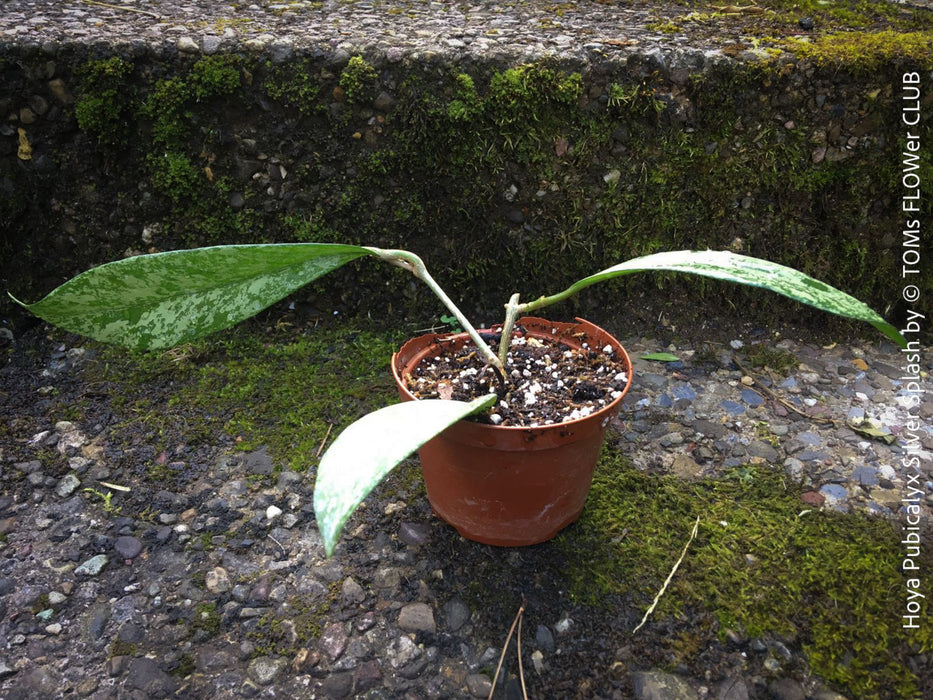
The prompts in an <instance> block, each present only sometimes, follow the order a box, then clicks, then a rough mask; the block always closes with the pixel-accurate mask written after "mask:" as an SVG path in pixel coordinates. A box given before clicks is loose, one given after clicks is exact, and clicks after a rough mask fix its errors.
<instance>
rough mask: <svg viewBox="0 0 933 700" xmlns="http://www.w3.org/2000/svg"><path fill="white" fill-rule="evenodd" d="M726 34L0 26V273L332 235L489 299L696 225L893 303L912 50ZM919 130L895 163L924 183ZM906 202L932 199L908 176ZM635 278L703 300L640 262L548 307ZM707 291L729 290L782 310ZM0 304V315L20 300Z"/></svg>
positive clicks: (322, 296) (331, 298)
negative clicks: (48, 38)
mask: <svg viewBox="0 0 933 700" xmlns="http://www.w3.org/2000/svg"><path fill="white" fill-rule="evenodd" d="M733 53H736V54H737V55H735V56H729V55H728V52H727V53H723V52H720V51H717V52H709V51H702V50H683V49H669V50H657V51H650V52H645V53H637V52H636V53H632V54H630V55H628V56H625V57H623V58H620V59H617V60H608V59H607V60H605V61H599V60H590V61H587V62H585V63H584V62H576V63H575V62H573V61H568V60H557V59H547V58H544V59H540V60H537V61H535V62H532V63H521V62H515V61H512V62H509V63H498V62H496V61H493V60H490V61H488V62H483V61H470V62H466V63H463V64H452V63H451V62H449V61H445V60H442V59H440V58H436V57H435V58H432V57H429V56H422V57H401V58H400V57H397V56H396V57H393V56H389V55H386V54H374V55H365V56H363V55H353V54H347V53H346V52H339V51H338V52H331V53H326V52H321V51H314V50H308V51H302V50H297V51H295V50H289V51H288V52H276V51H275V50H273V49H270V48H268V47H266V48H265V49H262V50H259V51H256V50H249V49H247V48H242V49H240V50H237V49H236V48H232V49H231V50H230V51H226V52H225V51H223V50H220V49H219V47H211V52H210V53H205V47H201V46H199V45H197V44H196V43H193V44H192V45H191V46H188V45H187V44H181V43H178V44H174V43H173V44H165V45H162V46H149V45H142V44H138V43H137V44H132V43H130V44H119V45H114V46H111V45H95V44H69V45H54V46H46V47H44V48H43V46H37V45H33V46H26V45H23V44H16V45H7V46H0V114H2V115H3V120H2V123H0V286H2V287H3V289H4V291H10V292H11V293H13V294H14V295H16V296H17V297H18V298H21V299H23V300H28V301H34V300H36V299H38V298H39V297H40V296H41V295H42V294H44V293H46V292H48V291H49V290H51V289H52V288H53V287H54V286H56V285H57V284H59V283H61V282H62V281H64V280H65V279H67V278H68V277H69V276H71V275H73V274H75V273H78V272H80V271H82V270H84V269H87V268H88V267H89V266H92V265H94V264H98V263H101V262H105V261H107V260H112V259H115V258H119V257H121V256H124V255H129V254H133V253H138V252H147V251H160V250H170V249H175V248H180V247H188V246H195V245H206V244H220V243H238V242H255V241H347V242H354V243H365V244H373V245H382V246H392V247H403V248H408V249H411V250H414V251H416V252H419V253H420V254H421V255H422V256H423V257H424V258H425V260H426V262H427V263H428V266H429V268H430V269H432V270H433V271H434V272H435V275H436V276H437V277H438V279H439V280H441V282H442V283H444V284H447V285H449V286H450V287H451V288H452V291H453V293H454V294H455V295H456V296H458V297H460V298H470V299H472V301H471V302H468V303H467V307H468V308H470V307H472V308H473V309H474V310H482V311H483V312H486V313H487V315H488V314H489V312H490V310H491V312H492V319H490V320H495V318H496V317H497V316H498V308H499V305H500V304H501V303H503V302H504V301H505V300H506V299H507V297H508V294H509V293H510V292H511V291H520V292H521V293H522V294H523V297H525V298H528V297H530V296H536V295H538V294H541V293H550V292H554V291H557V290H558V289H559V288H562V287H563V286H565V285H566V284H569V283H570V282H572V281H574V280H576V279H578V278H580V277H582V276H584V275H586V274H589V273H591V272H595V271H596V270H598V269H602V268H603V267H606V266H608V265H611V264H613V263H615V262H619V261H621V260H623V259H626V258H628V257H632V256H635V255H639V254H645V253H648V252H654V251H657V250H666V249H678V248H707V247H709V248H731V249H733V250H736V251H741V252H746V253H749V254H752V255H757V256H761V257H766V258H769V259H772V260H776V261H779V262H783V263H786V264H790V265H793V266H796V267H799V268H801V269H803V270H804V271H806V272H808V273H810V274H813V275H814V276H817V277H819V278H820V279H823V280H825V281H827V282H829V283H831V284H834V285H837V286H839V287H841V288H843V289H845V290H847V291H849V292H850V293H853V294H854V295H856V296H858V297H860V298H862V299H864V300H865V301H867V302H868V303H869V304H870V305H872V306H873V307H874V308H876V309H878V310H880V311H882V312H884V313H886V314H887V315H888V316H889V317H890V318H892V319H895V320H896V319H897V318H898V313H899V312H900V308H901V307H900V305H899V299H900V291H901V287H902V281H901V279H900V268H901V262H900V258H901V253H902V242H903V240H902V229H903V228H904V220H905V215H904V214H903V212H902V211H901V208H902V197H903V195H904V193H905V188H904V186H903V185H902V172H903V166H904V163H903V157H902V152H903V150H904V146H905V139H906V138H907V134H908V128H907V127H906V126H905V125H904V123H903V121H902V115H903V113H904V112H903V110H904V106H905V101H904V100H903V99H902V96H903V95H902V79H903V76H904V74H905V73H908V72H909V73H913V72H918V71H919V73H918V74H919V75H921V76H922V85H921V95H922V97H921V101H922V104H921V111H920V114H921V115H923V117H924V118H923V119H922V120H921V123H920V124H919V125H917V126H916V127H911V130H912V131H915V132H917V133H918V135H919V137H920V142H921V143H922V144H929V143H930V142H931V136H933V135H931V133H930V132H931V122H930V120H929V118H927V115H929V114H930V113H931V111H933V104H931V98H933V89H931V87H933V86H931V82H933V81H931V75H930V73H929V70H928V69H929V66H920V65H919V64H918V63H917V62H916V61H914V60H901V59H897V58H890V59H885V60H879V61H874V62H871V63H866V62H864V61H862V62H860V63H853V64H852V65H850V66H848V67H846V65H845V64H838V63H834V62H827V61H821V60H818V59H817V58H808V57H806V56H793V55H790V54H787V53H786V52H785V53H780V52H773V53H767V52H757V53H756V52H751V51H734V52H733ZM921 67H922V68H924V70H922V71H921ZM929 153H930V151H929V149H927V148H925V149H924V150H923V151H922V152H921V159H920V161H919V162H920V170H919V171H918V172H919V173H920V175H921V178H922V179H923V180H926V181H933V171H931V167H930V156H929ZM921 205H922V211H921V212H920V215H921V217H920V218H921V219H924V220H926V221H930V220H933V218H931V217H930V208H931V204H930V199H929V198H926V199H925V200H921ZM921 240H922V238H921ZM929 248H930V246H929V244H926V250H925V251H924V256H923V260H922V263H921V265H922V268H921V275H920V276H919V277H920V279H922V280H923V281H922V285H923V287H924V289H923V296H922V298H923V299H925V300H927V301H926V303H927V305H928V304H929V299H933V274H931V267H930V261H931V259H933V255H931V254H930V250H929ZM658 286H661V287H663V288H664V290H665V294H664V297H663V298H664V300H665V302H666V303H669V302H670V300H671V296H670V294H669V293H668V292H671V293H673V294H675V296H674V297H673V299H674V300H675V301H676V300H679V301H683V300H685V299H689V298H692V297H695V296H700V297H701V298H704V299H706V300H708V301H712V302H713V303H714V304H716V305H718V306H720V307H721V306H722V304H721V302H719V298H720V294H721V289H722V288H720V287H718V286H716V285H713V284H711V283H705V284H704V283H686V282H679V281H678V282H674V281H672V280H669V279H667V278H665V277H654V278H651V279H648V278H646V279H644V280H641V281H638V282H632V283H626V284H625V285H624V286H622V285H620V286H615V287H613V288H612V289H606V290H600V291H595V290H594V291H593V292H592V293H591V292H587V293H586V295H585V298H581V300H580V301H579V302H578V304H577V305H576V306H573V307H568V308H569V309H570V312H573V311H579V312H583V313H585V312H586V311H587V310H588V309H593V308H595V307H596V306H600V307H602V308H604V309H608V310H611V311H618V312H623V311H624V308H625V303H624V301H623V300H622V299H623V297H622V293H624V295H625V298H631V297H633V296H636V295H647V296H651V295H652V293H653V292H654V290H655V289H656V288H657V287H658ZM729 295H730V299H731V300H732V302H733V303H734V304H736V307H737V308H742V309H743V310H745V309H746V308H749V307H757V306H759V305H761V307H762V308H764V309H765V310H774V309H776V310H778V311H779V312H781V313H787V312H790V313H794V314H797V313H801V312H800V307H799V306H796V305H793V306H790V305H786V304H784V305H782V304H781V303H778V302H774V301H773V300H772V299H771V298H770V297H769V298H768V299H767V300H765V299H763V298H762V297H764V296H767V295H758V294H755V293H754V292H748V293H746V292H733V291H732V290H730V292H729ZM300 298H301V299H303V300H308V302H309V303H310V304H312V305H317V306H320V307H321V308H330V307H333V308H341V309H346V310H347V311H351V312H352V311H356V310H359V309H360V308H361V303H363V304H364V305H372V306H374V307H375V308H374V310H375V311H376V312H377V313H379V314H385V313H389V312H390V310H391V309H396V310H397V309H399V307H402V308H406V309H408V310H410V309H411V305H412V304H415V305H417V304H420V303H422V302H423V303H426V304H427V303H430V302H428V300H427V297H426V296H425V295H424V292H423V290H421V289H420V288H418V287H417V286H415V285H414V284H413V283H412V282H411V281H410V280H409V279H408V278H406V277H404V275H403V274H402V273H399V272H397V271H394V270H388V269H382V268H379V267H378V265H377V264H376V263H373V262H367V263H364V264H361V265H360V266H359V267H356V268H354V269H352V270H350V271H348V272H347V273H345V274H343V275H342V276H338V277H337V278H336V279H333V280H330V281H328V282H326V283H321V284H319V285H317V286H316V287H315V288H314V289H311V290H308V291H307V292H303V293H301V295H300ZM364 300H365V301H364ZM373 300H376V301H373ZM0 303H2V304H4V305H3V306H2V308H0V318H2V319H3V320H4V322H5V323H16V322H18V321H19V320H20V316H19V315H18V314H17V313H16V311H15V309H14V308H13V306H12V305H11V304H10V303H9V302H8V301H7V300H6V299H5V295H4V301H3V302H0ZM772 304H776V305H775V306H772ZM926 308H927V310H929V305H928V306H927V307H926ZM438 313H440V312H438ZM568 313H569V312H568ZM427 315H430V313H428V314H427ZM802 315H804V316H805V314H802Z"/></svg>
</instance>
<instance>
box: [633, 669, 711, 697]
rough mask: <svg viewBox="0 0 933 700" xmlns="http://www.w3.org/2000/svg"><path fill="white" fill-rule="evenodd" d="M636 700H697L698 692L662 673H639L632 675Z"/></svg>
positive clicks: (680, 679) (678, 678) (681, 680)
mask: <svg viewBox="0 0 933 700" xmlns="http://www.w3.org/2000/svg"><path fill="white" fill-rule="evenodd" d="M632 686H633V689H634V691H635V698H636V700H697V694H696V691H695V690H693V688H691V687H690V686H689V685H687V682H686V681H685V680H683V679H682V678H680V677H679V676H675V675H673V674H670V673H664V672H662V671H638V672H636V673H633V674H632Z"/></svg>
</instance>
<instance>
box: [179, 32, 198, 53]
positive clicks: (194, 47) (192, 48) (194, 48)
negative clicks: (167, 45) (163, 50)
mask: <svg viewBox="0 0 933 700" xmlns="http://www.w3.org/2000/svg"><path fill="white" fill-rule="evenodd" d="M177 46H178V50H179V51H180V52H181V53H198V52H199V51H200V50H201V47H200V46H198V42H196V41H195V40H194V39H192V38H191V37H190V36H182V37H179V38H178V42H177Z"/></svg>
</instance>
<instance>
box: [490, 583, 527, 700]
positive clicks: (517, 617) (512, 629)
mask: <svg viewBox="0 0 933 700" xmlns="http://www.w3.org/2000/svg"><path fill="white" fill-rule="evenodd" d="M523 612H525V602H524V601H522V604H521V607H519V608H518V614H516V615H515V619H514V620H512V626H511V627H510V628H509V635H508V636H507V637H506V638H505V644H503V645H502V653H501V654H500V655H499V665H498V666H496V675H494V676H493V678H492V687H491V688H490V689H489V698H488V700H492V695H493V693H495V692H496V682H497V681H498V680H499V672H500V671H501V670H502V662H503V661H505V652H506V651H508V648H509V642H511V641H512V634H513V633H514V632H515V627H516V625H517V626H518V675H519V676H520V677H521V681H522V697H523V698H524V700H528V693H527V692H525V674H524V672H523V671H522V613H523Z"/></svg>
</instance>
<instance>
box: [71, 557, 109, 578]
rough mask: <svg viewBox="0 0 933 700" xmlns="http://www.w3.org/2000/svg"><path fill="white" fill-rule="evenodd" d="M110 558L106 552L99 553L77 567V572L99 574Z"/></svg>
mask: <svg viewBox="0 0 933 700" xmlns="http://www.w3.org/2000/svg"><path fill="white" fill-rule="evenodd" d="M109 561H110V559H109V558H108V557H107V555H106V554H98V555H97V556H93V557H91V558H90V559H88V560H87V561H86V562H84V563H83V564H81V566H79V567H78V568H77V569H75V574H77V575H82V576H97V574H99V573H100V572H101V571H102V570H103V568H104V567H105V566H107V563H108V562H109Z"/></svg>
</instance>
